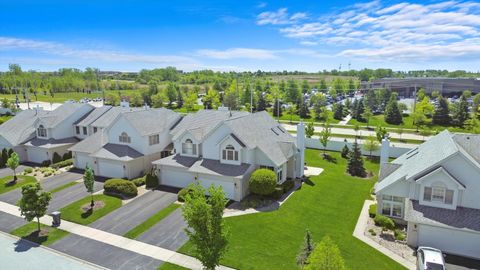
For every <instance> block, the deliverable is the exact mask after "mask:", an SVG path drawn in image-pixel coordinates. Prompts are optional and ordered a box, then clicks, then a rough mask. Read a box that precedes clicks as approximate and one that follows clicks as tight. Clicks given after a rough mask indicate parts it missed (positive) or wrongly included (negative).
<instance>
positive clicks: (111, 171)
mask: <svg viewBox="0 0 480 270" xmlns="http://www.w3.org/2000/svg"><path fill="white" fill-rule="evenodd" d="M96 175H100V176H105V177H110V178H123V177H125V172H124V169H123V164H122V163H115V162H110V161H105V160H98V172H96Z"/></svg>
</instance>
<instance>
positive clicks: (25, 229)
mask: <svg viewBox="0 0 480 270" xmlns="http://www.w3.org/2000/svg"><path fill="white" fill-rule="evenodd" d="M40 227H41V228H42V229H48V230H49V233H48V235H47V236H40V237H39V236H38V233H37V223H36V222H30V223H28V224H25V225H23V226H22V227H19V228H16V229H15V230H13V231H11V232H10V234H13V235H16V236H18V237H21V238H23V239H26V240H29V241H32V242H34V243H37V244H39V245H44V246H48V245H51V244H53V243H54V242H55V241H57V240H60V239H61V238H63V237H65V236H67V235H68V232H66V231H64V230H60V229H57V228H53V227H50V226H47V225H44V224H40Z"/></svg>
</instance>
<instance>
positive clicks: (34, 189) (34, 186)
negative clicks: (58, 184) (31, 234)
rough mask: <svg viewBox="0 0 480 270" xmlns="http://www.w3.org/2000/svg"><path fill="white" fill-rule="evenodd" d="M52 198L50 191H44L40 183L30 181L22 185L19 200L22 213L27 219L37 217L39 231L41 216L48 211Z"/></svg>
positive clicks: (30, 219)
mask: <svg viewBox="0 0 480 270" xmlns="http://www.w3.org/2000/svg"><path fill="white" fill-rule="evenodd" d="M51 199H52V194H51V193H50V192H45V191H43V189H42V187H41V186H40V183H38V182H37V183H30V184H26V185H24V186H22V198H21V199H20V201H19V202H18V206H19V207H20V214H21V215H22V216H24V217H25V219H26V220H27V221H32V220H33V219H34V218H36V219H37V225H38V231H40V218H41V217H43V216H44V215H45V214H46V213H47V209H48V204H49V203H50V200H51Z"/></svg>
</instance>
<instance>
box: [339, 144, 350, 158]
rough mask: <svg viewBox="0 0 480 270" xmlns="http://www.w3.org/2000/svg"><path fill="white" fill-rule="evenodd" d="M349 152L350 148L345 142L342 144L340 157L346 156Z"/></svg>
mask: <svg viewBox="0 0 480 270" xmlns="http://www.w3.org/2000/svg"><path fill="white" fill-rule="evenodd" d="M349 153H350V149H348V145H347V143H346V142H345V145H344V146H343V148H342V153H341V155H342V158H348V154H349Z"/></svg>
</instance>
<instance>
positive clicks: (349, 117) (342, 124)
mask: <svg viewBox="0 0 480 270" xmlns="http://www.w3.org/2000/svg"><path fill="white" fill-rule="evenodd" d="M351 119H352V116H351V115H350V114H349V115H347V116H346V117H345V118H344V119H343V120H342V121H340V122H338V125H341V126H346V125H347V124H348V121H350V120H351Z"/></svg>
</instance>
